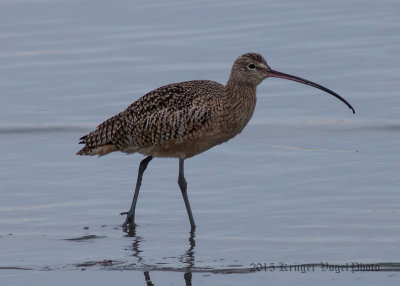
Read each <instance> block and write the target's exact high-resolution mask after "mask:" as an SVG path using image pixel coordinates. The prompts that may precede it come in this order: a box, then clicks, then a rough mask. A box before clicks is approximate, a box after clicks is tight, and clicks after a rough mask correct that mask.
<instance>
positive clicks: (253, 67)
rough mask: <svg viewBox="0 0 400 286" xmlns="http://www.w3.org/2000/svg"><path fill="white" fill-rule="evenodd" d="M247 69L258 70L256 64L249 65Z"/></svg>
mask: <svg viewBox="0 0 400 286" xmlns="http://www.w3.org/2000/svg"><path fill="white" fill-rule="evenodd" d="M247 68H248V69H249V70H254V69H255V68H256V65H255V64H249V65H248V66H247Z"/></svg>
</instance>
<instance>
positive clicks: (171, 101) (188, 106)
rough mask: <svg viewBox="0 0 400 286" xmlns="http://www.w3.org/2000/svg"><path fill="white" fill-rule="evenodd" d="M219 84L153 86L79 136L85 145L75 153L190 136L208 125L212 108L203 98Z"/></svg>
mask: <svg viewBox="0 0 400 286" xmlns="http://www.w3.org/2000/svg"><path fill="white" fill-rule="evenodd" d="M205 86H206V87H207V88H205ZM222 88H223V86H222V85H221V84H219V83H217V82H212V81H189V82H181V83H176V84H170V85H166V86H163V87H160V88H158V89H155V90H153V91H151V92H149V93H147V94H146V95H144V96H143V97H141V98H140V99H138V100H137V101H135V102H134V103H132V104H131V105H130V106H129V107H128V108H127V109H126V110H125V111H123V112H121V113H119V114H117V115H115V116H113V117H111V118H110V119H108V120H106V121H104V122H103V123H102V124H100V125H99V126H98V127H97V128H96V130H94V131H93V132H91V133H89V134H87V135H85V136H83V137H82V138H81V142H80V143H82V144H85V147H84V148H83V149H82V150H81V151H79V152H78V154H80V155H85V154H90V153H92V154H93V150H96V149H97V148H98V147H99V146H104V145H107V146H108V145H112V146H115V148H112V150H111V151H115V150H121V149H124V148H127V147H130V146H134V147H149V146H154V145H159V144H163V143H165V142H167V141H171V140H184V138H185V137H186V136H193V135H195V134H196V132H199V131H201V130H203V129H204V128H206V127H207V126H208V122H209V120H210V118H211V116H212V112H211V111H210V109H209V108H208V107H207V101H208V100H209V99H210V96H212V95H214V94H215V93H216V92H220V91H221V89H222ZM107 150H108V149H107ZM94 154H96V153H95V152H94Z"/></svg>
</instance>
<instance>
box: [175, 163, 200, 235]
mask: <svg viewBox="0 0 400 286" xmlns="http://www.w3.org/2000/svg"><path fill="white" fill-rule="evenodd" d="M183 169H184V159H179V177H178V185H179V187H180V188H181V192H182V197H183V200H184V202H185V206H186V210H187V213H188V216H189V221H190V226H191V228H192V230H194V229H195V228H196V224H195V223H194V219H193V215H192V209H191V208H190V203H189V198H188V195H187V183H186V180H185V175H184V171H183Z"/></svg>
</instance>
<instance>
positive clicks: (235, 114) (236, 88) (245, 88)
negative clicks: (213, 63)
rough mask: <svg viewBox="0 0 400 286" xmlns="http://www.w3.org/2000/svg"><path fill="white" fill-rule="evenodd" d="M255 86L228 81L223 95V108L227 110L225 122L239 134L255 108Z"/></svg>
mask: <svg viewBox="0 0 400 286" xmlns="http://www.w3.org/2000/svg"><path fill="white" fill-rule="evenodd" d="M256 89H257V85H254V84H248V83H243V82H236V81H231V79H230V80H229V81H228V83H227V84H226V86H225V92H224V95H223V101H224V106H225V108H226V109H227V113H226V114H228V116H227V120H228V121H229V122H231V125H232V126H231V128H234V129H237V132H238V133H240V132H241V131H242V130H243V128H244V127H245V126H246V124H247V123H248V122H249V120H250V118H251V117H252V116H253V112H254V109H255V107H256V101H257V98H256Z"/></svg>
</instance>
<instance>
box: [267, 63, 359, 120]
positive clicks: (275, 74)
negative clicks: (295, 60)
mask: <svg viewBox="0 0 400 286" xmlns="http://www.w3.org/2000/svg"><path fill="white" fill-rule="evenodd" d="M267 75H268V76H269V77H278V78H283V79H288V80H293V81H297V82H300V83H303V84H306V85H309V86H313V87H315V88H318V89H321V90H323V91H325V92H327V93H330V94H332V95H333V96H334V97H336V98H338V99H340V100H341V101H342V102H344V103H345V104H346V105H347V106H348V107H349V108H350V109H351V110H352V111H353V113H356V112H355V111H354V108H353V106H351V105H350V103H348V102H347V100H346V99H344V98H343V97H341V96H340V95H339V94H337V93H336V92H334V91H332V90H330V89H328V88H326V87H323V86H322V85H319V84H317V83H315V82H312V81H309V80H306V79H304V78H301V77H297V76H294V75H290V74H286V73H283V72H278V71H275V70H271V69H270V70H268V72H267Z"/></svg>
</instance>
